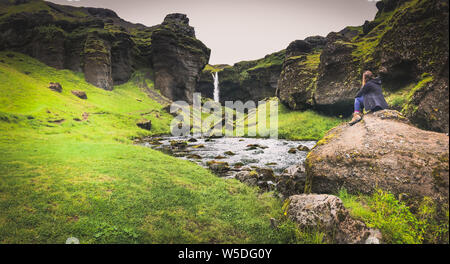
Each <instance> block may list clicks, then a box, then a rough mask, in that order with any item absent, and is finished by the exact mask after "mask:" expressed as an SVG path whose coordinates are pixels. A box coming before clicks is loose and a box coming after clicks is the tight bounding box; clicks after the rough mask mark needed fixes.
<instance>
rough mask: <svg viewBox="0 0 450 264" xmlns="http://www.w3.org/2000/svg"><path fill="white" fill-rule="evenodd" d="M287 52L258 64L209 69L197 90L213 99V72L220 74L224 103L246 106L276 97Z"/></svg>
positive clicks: (244, 62) (277, 54) (257, 62)
mask: <svg viewBox="0 0 450 264" xmlns="http://www.w3.org/2000/svg"><path fill="white" fill-rule="evenodd" d="M284 56H285V51H284V50H282V51H279V52H275V53H272V54H269V55H267V56H265V57H264V58H262V59H259V60H254V61H241V62H238V63H235V64H234V65H233V66H224V65H218V66H215V67H206V68H205V69H204V70H203V73H202V75H201V78H200V83H199V85H198V86H197V91H199V92H201V93H202V95H203V96H204V97H210V98H212V96H211V95H212V91H210V89H214V85H213V79H212V77H211V72H215V71H218V72H219V80H220V101H221V102H222V103H224V102H225V101H237V100H241V101H243V102H245V101H248V100H254V101H258V100H262V99H264V98H267V97H273V96H275V93H276V90H277V86H278V78H279V76H280V72H281V66H282V63H283V60H284Z"/></svg>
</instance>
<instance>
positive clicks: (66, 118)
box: [0, 52, 321, 243]
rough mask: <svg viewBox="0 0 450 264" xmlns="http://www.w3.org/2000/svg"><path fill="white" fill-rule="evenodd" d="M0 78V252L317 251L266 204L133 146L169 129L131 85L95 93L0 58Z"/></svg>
mask: <svg viewBox="0 0 450 264" xmlns="http://www.w3.org/2000/svg"><path fill="white" fill-rule="evenodd" d="M7 54H13V55H14V56H13V57H12V58H10V57H8V56H7ZM0 79H1V82H0V91H1V93H0V131H1V133H0V153H2V154H1V155H0V243H64V242H65V240H66V239H67V238H68V237H72V236H74V237H77V238H78V239H80V241H81V243H319V242H321V235H320V233H308V232H301V231H299V230H298V229H297V227H296V225H295V224H294V223H292V222H291V221H288V220H287V219H286V218H285V216H284V215H283V212H282V209H281V207H282V206H281V201H280V200H278V199H276V198H274V197H273V196H272V193H265V194H260V193H259V192H258V189H256V188H253V187H248V186H246V185H244V184H242V183H240V182H238V181H236V180H224V179H221V178H219V177H217V176H215V175H213V174H212V173H211V172H209V171H208V170H206V169H204V168H202V167H200V166H198V165H197V164H194V163H191V162H189V161H185V160H180V159H177V158H173V157H170V156H168V155H165V154H163V153H161V152H158V151H154V150H152V149H149V148H145V147H141V146H136V145H133V144H132V139H133V138H135V137H138V136H144V135H157V134H161V133H167V132H168V129H169V123H170V121H171V119H172V117H171V116H170V115H169V114H167V113H166V112H164V111H162V109H161V108H162V106H161V105H159V104H157V103H156V102H154V101H153V100H151V99H149V98H148V97H147V96H146V94H145V93H144V92H143V91H141V90H140V89H139V88H138V86H136V85H135V83H134V80H133V79H132V80H131V81H130V82H128V83H126V84H123V85H120V86H115V87H114V90H113V91H104V90H102V89H99V88H96V87H94V86H92V85H90V84H88V83H86V82H85V81H84V78H83V75H82V74H79V73H73V72H71V71H67V70H56V69H54V68H51V67H47V66H45V65H44V64H42V63H40V62H38V61H36V60H34V59H31V58H29V57H27V56H25V55H21V54H19V53H13V52H0ZM49 82H59V83H60V84H61V85H62V87H63V92H62V93H57V92H54V91H51V90H50V89H49V88H47V86H48V83H49ZM147 82H149V80H147ZM72 89H77V90H82V91H85V92H86V93H87V96H88V99H87V100H81V99H79V98H77V97H75V96H74V95H72V94H71V92H70V91H71V90H72ZM136 99H139V100H136ZM83 113H88V117H87V120H83ZM74 119H76V120H74ZM141 119H147V120H151V121H152V124H153V128H152V130H151V131H146V130H142V129H140V128H138V127H137V126H136V125H135V123H136V122H137V121H139V120H141ZM77 120H78V121H77ZM271 217H273V218H276V219H278V220H279V222H280V225H279V227H278V229H273V228H271V227H270V221H269V219H270V218H271Z"/></svg>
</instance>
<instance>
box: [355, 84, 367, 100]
mask: <svg viewBox="0 0 450 264" xmlns="http://www.w3.org/2000/svg"><path fill="white" fill-rule="evenodd" d="M369 90H370V84H369V83H367V84H365V85H364V86H363V87H361V89H360V90H359V92H358V94H356V97H361V96H363V95H365V94H366V93H368V92H369Z"/></svg>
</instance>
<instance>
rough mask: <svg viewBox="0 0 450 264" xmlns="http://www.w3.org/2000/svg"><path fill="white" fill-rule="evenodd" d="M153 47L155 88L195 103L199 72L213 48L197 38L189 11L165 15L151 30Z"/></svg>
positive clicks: (173, 97)
mask: <svg viewBox="0 0 450 264" xmlns="http://www.w3.org/2000/svg"><path fill="white" fill-rule="evenodd" d="M151 51H152V65H153V69H154V71H155V87H156V89H158V90H160V91H161V93H162V94H163V95H165V96H166V97H168V98H169V99H171V100H183V101H187V102H189V103H192V94H193V93H194V91H195V89H196V87H197V82H198V81H199V74H200V72H201V70H202V69H203V68H204V67H205V65H206V64H207V63H208V61H209V55H210V53H211V51H210V50H209V49H208V48H207V47H206V46H205V45H204V44H203V43H202V42H200V41H199V40H197V39H196V38H195V32H194V28H193V27H191V26H189V19H188V18H187V17H186V15H183V14H171V15H168V16H166V18H165V19H164V22H163V23H162V25H161V26H160V27H158V28H157V29H156V30H155V31H154V32H153V34H152V49H151Z"/></svg>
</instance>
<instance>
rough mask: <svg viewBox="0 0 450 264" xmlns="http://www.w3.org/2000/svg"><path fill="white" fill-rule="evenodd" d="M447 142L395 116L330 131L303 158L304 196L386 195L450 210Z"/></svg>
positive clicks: (384, 114)
mask: <svg viewBox="0 0 450 264" xmlns="http://www.w3.org/2000/svg"><path fill="white" fill-rule="evenodd" d="M448 160H449V138H448V136H447V135H445V134H442V133H436V132H430V131H425V130H421V129H419V128H416V127H414V126H412V125H410V123H409V121H408V120H407V119H406V118H405V117H403V116H402V115H401V114H400V113H399V112H397V111H394V110H382V111H378V112H375V113H372V114H367V115H365V116H364V119H363V120H362V121H361V122H359V123H357V124H355V125H353V126H349V125H348V124H342V125H340V126H338V127H336V128H334V129H332V130H330V131H329V132H328V133H327V134H326V135H325V137H324V138H323V139H322V140H320V141H319V142H317V144H316V146H315V147H314V148H313V150H312V151H311V152H310V153H309V155H308V156H307V159H306V162H305V167H306V171H307V179H306V187H305V190H307V191H310V192H313V193H337V192H338V191H339V189H341V188H345V189H347V190H348V191H349V192H350V193H354V194H357V193H363V194H370V193H373V192H374V191H375V190H376V189H377V188H380V189H383V190H387V191H390V192H392V193H394V194H396V195H398V196H400V197H402V199H403V200H404V201H406V202H407V203H408V204H410V205H415V204H416V203H418V202H421V200H422V198H424V197H430V198H432V199H433V200H435V201H439V203H441V204H443V203H446V204H448V195H449V194H448V191H449V189H448V188H449V163H448Z"/></svg>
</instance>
